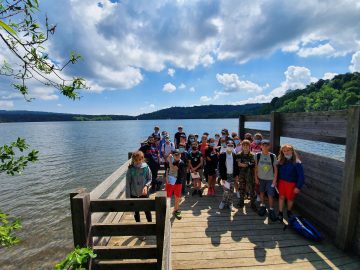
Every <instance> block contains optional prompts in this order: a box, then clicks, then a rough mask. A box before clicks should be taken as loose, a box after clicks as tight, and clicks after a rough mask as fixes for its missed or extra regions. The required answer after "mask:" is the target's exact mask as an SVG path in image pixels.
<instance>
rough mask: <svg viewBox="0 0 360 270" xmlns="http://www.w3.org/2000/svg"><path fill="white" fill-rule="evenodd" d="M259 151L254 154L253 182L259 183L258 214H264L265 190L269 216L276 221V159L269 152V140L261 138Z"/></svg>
mask: <svg viewBox="0 0 360 270" xmlns="http://www.w3.org/2000/svg"><path fill="white" fill-rule="evenodd" d="M261 149H262V152H261V153H257V154H256V169H255V183H256V184H259V191H260V208H259V211H258V214H259V215H260V216H264V215H265V214H266V207H265V203H264V199H265V198H264V197H265V196H264V193H265V192H267V195H268V197H269V217H270V220H271V221H276V220H277V217H276V214H275V212H274V208H273V205H274V199H273V197H274V195H275V186H276V182H277V175H278V168H277V159H276V156H275V155H274V154H273V153H270V151H269V149H270V142H269V141H268V140H262V142H261Z"/></svg>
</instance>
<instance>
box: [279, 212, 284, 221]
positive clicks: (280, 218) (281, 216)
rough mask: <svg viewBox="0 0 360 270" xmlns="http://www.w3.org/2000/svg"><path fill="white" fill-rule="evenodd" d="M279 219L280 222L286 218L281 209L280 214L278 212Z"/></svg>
mask: <svg viewBox="0 0 360 270" xmlns="http://www.w3.org/2000/svg"><path fill="white" fill-rule="evenodd" d="M278 220H279V221H280V222H283V220H284V216H283V213H282V212H280V211H279V214H278Z"/></svg>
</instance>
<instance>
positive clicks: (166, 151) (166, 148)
mask: <svg viewBox="0 0 360 270" xmlns="http://www.w3.org/2000/svg"><path fill="white" fill-rule="evenodd" d="M174 150H175V146H174V144H173V143H172V142H171V141H170V137H169V136H168V135H166V136H165V143H164V144H163V146H162V147H161V150H160V151H161V152H160V153H161V155H162V156H163V158H164V164H165V170H166V169H167V168H169V162H168V157H169V156H170V154H171V152H172V151H174Z"/></svg>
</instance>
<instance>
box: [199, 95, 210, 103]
mask: <svg viewBox="0 0 360 270" xmlns="http://www.w3.org/2000/svg"><path fill="white" fill-rule="evenodd" d="M210 101H211V97H208V96H201V97H200V102H202V103H207V102H210Z"/></svg>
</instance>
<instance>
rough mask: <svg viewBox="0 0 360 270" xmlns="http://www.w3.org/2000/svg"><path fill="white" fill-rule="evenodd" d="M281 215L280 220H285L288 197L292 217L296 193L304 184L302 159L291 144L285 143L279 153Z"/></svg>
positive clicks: (288, 208)
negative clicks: (285, 206)
mask: <svg viewBox="0 0 360 270" xmlns="http://www.w3.org/2000/svg"><path fill="white" fill-rule="evenodd" d="M278 161H279V215H278V218H279V220H280V221H282V220H283V217H284V215H283V208H284V201H285V199H287V216H288V218H289V217H291V215H292V213H291V209H292V207H293V204H294V199H295V196H296V194H298V193H299V192H300V190H301V188H302V186H303V185H304V169H303V166H302V164H301V161H300V159H299V157H298V155H297V153H296V151H295V149H294V147H293V146H292V145H290V144H285V145H283V146H282V147H281V149H280V154H279V158H278Z"/></svg>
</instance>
